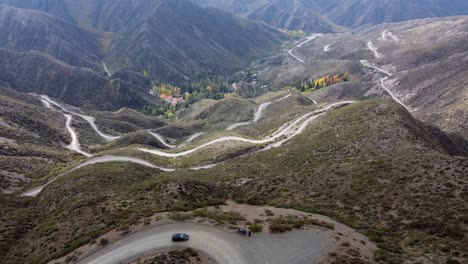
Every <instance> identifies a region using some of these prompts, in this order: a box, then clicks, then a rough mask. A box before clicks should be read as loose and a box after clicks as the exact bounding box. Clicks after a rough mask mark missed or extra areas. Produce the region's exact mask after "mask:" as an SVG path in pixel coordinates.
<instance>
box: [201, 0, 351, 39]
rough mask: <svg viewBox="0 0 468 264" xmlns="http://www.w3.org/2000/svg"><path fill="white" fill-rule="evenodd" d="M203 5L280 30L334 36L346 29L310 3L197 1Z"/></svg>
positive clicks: (298, 1)
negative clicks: (333, 34)
mask: <svg viewBox="0 0 468 264" xmlns="http://www.w3.org/2000/svg"><path fill="white" fill-rule="evenodd" d="M193 1H194V2H196V3H198V4H200V5H202V6H212V7H216V8H221V9H224V10H227V11H229V12H233V13H235V14H238V15H241V16H244V17H247V18H249V19H252V20H258V21H262V22H265V23H267V24H269V25H272V26H274V27H276V28H283V29H289V30H304V31H306V32H322V33H330V32H334V31H341V30H343V28H341V27H339V26H337V25H335V24H334V23H333V22H332V21H330V20H329V19H327V18H326V17H324V16H323V15H322V14H321V8H320V7H319V6H318V5H316V4H315V3H314V2H313V1H310V0H306V1H304V0H288V1H284V0H257V1H250V0H242V1H237V0H228V1H219V0H193Z"/></svg>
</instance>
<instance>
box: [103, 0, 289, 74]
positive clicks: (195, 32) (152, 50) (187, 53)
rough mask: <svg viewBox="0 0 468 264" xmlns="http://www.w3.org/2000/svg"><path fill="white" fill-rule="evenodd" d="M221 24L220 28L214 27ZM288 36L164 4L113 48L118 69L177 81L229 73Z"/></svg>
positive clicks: (225, 15)
mask: <svg viewBox="0 0 468 264" xmlns="http://www.w3.org/2000/svg"><path fill="white" fill-rule="evenodd" d="M214 21H216V22H215V23H213V22H214ZM282 39H284V38H283V36H282V35H281V34H280V33H278V32H277V31H275V30H273V29H271V28H268V27H266V26H264V25H262V24H256V23H252V22H248V21H246V20H244V19H241V18H238V17H235V16H232V15H231V14H229V13H225V12H221V11H219V10H214V9H207V10H205V9H203V8H200V7H198V6H196V5H194V4H193V3H190V2H188V1H182V0H177V1H166V2H163V3H161V5H160V6H159V7H158V8H157V10H156V11H155V12H154V13H152V14H151V15H150V16H149V17H148V18H147V19H146V20H145V21H144V22H143V23H141V24H140V25H139V26H138V27H136V28H134V29H132V30H130V31H128V35H127V36H126V37H125V38H121V39H119V40H117V41H115V43H113V45H112V46H111V48H110V51H109V54H108V57H107V58H108V59H109V61H110V64H111V65H118V66H117V67H119V68H120V67H125V66H127V67H130V68H138V69H140V70H147V71H149V72H151V73H154V74H155V75H157V76H158V77H159V76H160V75H162V76H170V77H171V78H172V79H175V78H177V77H178V78H179V79H182V78H184V77H186V76H187V77H192V76H196V75H197V74H201V73H223V72H226V71H228V72H232V71H233V70H235V69H239V68H240V67H242V66H243V65H246V62H247V61H249V60H251V59H253V58H255V57H259V56H260V55H262V54H265V52H264V51H265V49H266V50H273V49H274V48H275V47H277V46H278V45H279V44H280V43H281V40H282Z"/></svg>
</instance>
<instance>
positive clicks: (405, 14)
mask: <svg viewBox="0 0 468 264" xmlns="http://www.w3.org/2000/svg"><path fill="white" fill-rule="evenodd" d="M193 1H194V2H196V3H199V4H201V5H203V6H212V7H217V8H221V9H224V10H227V11H229V12H233V13H235V14H239V15H242V16H244V17H248V18H250V19H254V20H258V21H263V22H265V23H267V24H270V25H273V26H274V27H279V28H287V29H291V30H304V31H306V32H321V33H329V32H333V31H341V30H343V27H357V26H362V25H366V24H374V25H375V24H381V23H390V22H400V21H406V20H412V19H418V18H432V17H443V16H455V15H466V14H468V2H466V1H464V0H454V1H450V2H447V1H445V0H407V1H400V0H331V1H330V0H293V1H292V0H253V1H246V0H243V1H236V0H224V1H221V0H193Z"/></svg>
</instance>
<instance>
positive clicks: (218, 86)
mask: <svg viewBox="0 0 468 264" xmlns="http://www.w3.org/2000/svg"><path fill="white" fill-rule="evenodd" d="M257 74H258V72H257V69H256V68H255V67H254V68H251V69H248V70H247V71H245V72H241V73H239V74H237V75H236V76H233V77H232V79H227V78H225V77H223V76H216V77H208V76H199V79H197V81H191V80H188V81H187V83H185V84H182V85H180V87H179V86H175V85H171V84H168V83H158V82H157V81H154V80H151V79H152V77H151V74H149V73H148V72H147V71H144V72H143V75H144V77H145V78H146V79H147V80H148V82H149V83H150V84H151V85H152V90H151V94H153V95H155V96H158V97H159V98H161V99H163V101H164V104H163V105H162V106H161V105H159V106H158V105H156V106H154V105H147V106H145V107H144V109H143V113H144V114H146V115H151V116H165V117H166V118H171V117H174V116H175V113H176V112H177V111H178V110H180V109H183V108H185V107H190V105H192V104H193V103H195V102H197V101H200V100H203V99H214V100H220V99H223V98H225V97H226V95H228V94H232V93H236V94H238V95H239V96H241V97H245V98H251V97H255V96H258V95H259V94H262V93H264V92H267V91H268V89H269V86H268V85H265V84H263V83H262V82H261V81H258V80H257ZM239 80H240V81H239ZM234 82H235V83H237V85H234V86H233V85H232V83H234ZM169 96H172V98H182V99H183V101H182V100H180V99H179V100H176V99H172V100H171V101H169V99H168V98H169Z"/></svg>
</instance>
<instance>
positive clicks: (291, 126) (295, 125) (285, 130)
mask: <svg viewBox="0 0 468 264" xmlns="http://www.w3.org/2000/svg"><path fill="white" fill-rule="evenodd" d="M352 103H355V101H344V102H338V103H334V104H330V105H328V106H327V107H324V108H322V109H319V110H316V111H313V112H310V113H308V114H305V115H303V116H302V117H299V118H297V119H296V120H294V121H292V122H288V123H287V125H286V126H283V127H281V129H280V130H278V131H277V132H275V133H273V134H272V135H269V136H267V137H265V138H263V139H248V138H244V137H238V136H225V137H220V138H217V139H215V140H212V141H210V142H207V143H204V144H202V145H200V146H198V147H195V148H192V149H189V150H185V151H181V152H175V153H171V152H165V151H162V150H158V149H147V148H138V150H140V151H143V152H146V153H150V154H153V155H157V156H161V157H167V158H177V157H182V156H186V155H188V154H191V153H194V152H196V151H198V150H200V149H203V148H206V147H208V146H210V145H213V144H216V143H221V142H226V141H238V142H246V143H251V144H257V145H258V144H266V143H273V142H274V141H276V140H277V139H279V138H281V137H283V136H287V138H288V139H290V138H291V137H289V135H298V134H300V133H301V132H302V131H303V130H304V129H305V128H306V127H307V125H305V126H301V124H302V122H303V121H304V120H306V118H308V117H310V116H312V115H317V114H321V113H323V112H327V111H329V110H330V109H332V108H334V107H336V106H341V105H347V104H352ZM306 121H307V120H306Z"/></svg>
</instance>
